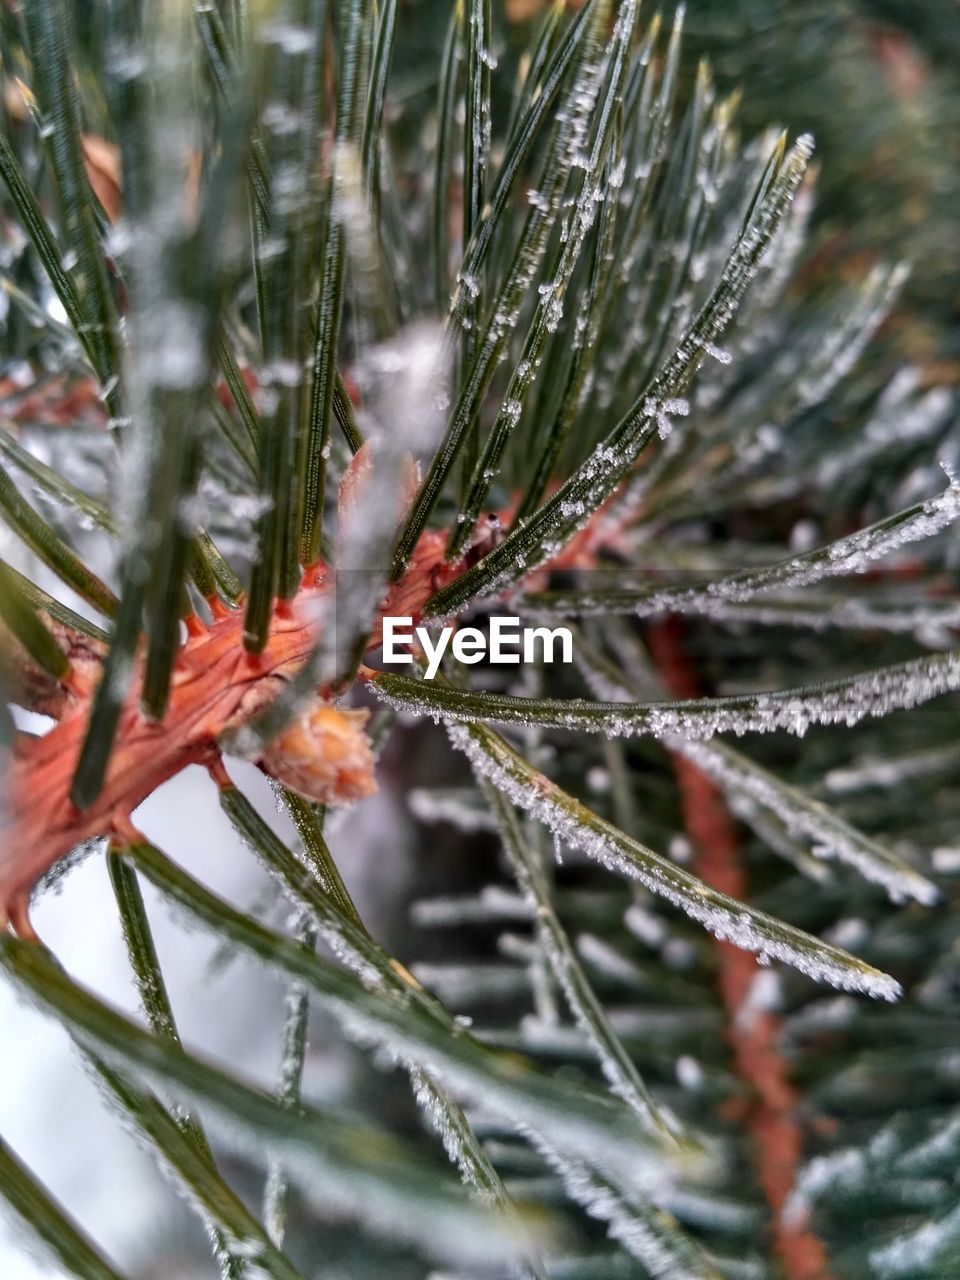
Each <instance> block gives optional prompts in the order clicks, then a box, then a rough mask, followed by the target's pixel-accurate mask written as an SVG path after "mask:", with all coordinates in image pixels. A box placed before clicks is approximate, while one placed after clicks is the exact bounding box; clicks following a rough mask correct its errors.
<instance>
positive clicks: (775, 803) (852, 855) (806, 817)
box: [666, 738, 939, 906]
mask: <svg viewBox="0 0 960 1280" xmlns="http://www.w3.org/2000/svg"><path fill="white" fill-rule="evenodd" d="M666 741H667V745H668V746H669V747H670V748H671V750H673V751H679V752H680V754H681V755H683V756H685V757H686V758H687V759H688V760H690V761H692V762H693V763H694V764H695V765H696V766H697V767H698V768H699V769H702V770H703V771H704V772H705V773H707V774H709V775H710V777H711V778H713V779H714V781H716V782H718V783H719V784H720V786H721V788H722V789H723V791H724V792H725V793H726V795H727V797H728V800H729V801H730V803H731V804H732V806H733V809H734V812H735V813H736V814H737V816H738V817H741V818H743V819H744V820H745V821H746V822H747V823H749V822H750V817H751V814H752V811H753V806H754V805H760V806H761V807H762V808H764V809H768V810H771V811H772V812H773V813H774V814H776V816H777V817H778V818H779V819H780V820H781V821H782V823H783V825H784V827H785V828H786V830H787V832H788V833H789V834H790V835H792V836H799V837H803V838H804V839H807V840H810V841H811V842H812V845H813V853H814V855H815V856H816V857H818V858H836V859H837V860H838V861H840V862H845V863H847V864H848V865H849V866H852V867H855V868H856V870H857V871H859V872H860V874H861V875H862V876H863V877H864V878H865V879H866V880H870V881H872V882H873V883H875V884H880V885H882V886H883V887H884V888H885V889H886V891H887V893H888V894H889V895H890V897H891V899H892V900H893V901H894V902H901V901H903V900H904V899H905V898H914V899H915V900H916V901H917V902H922V903H923V904H924V905H926V906H930V905H932V904H933V903H934V902H936V901H937V898H938V896H939V895H938V893H937V888H936V885H934V884H933V883H931V881H929V880H927V879H925V877H924V876H922V875H920V873H919V872H917V871H914V870H913V868H912V867H910V866H908V865H907V864H906V863H905V862H903V861H902V859H900V858H898V857H897V856H896V855H895V854H893V853H891V852H890V851H889V850H888V849H885V848H884V847H883V845H882V844H880V843H879V842H878V841H876V840H873V839H871V838H870V837H869V836H867V835H865V834H864V833H863V832H861V831H858V830H857V829H856V828H855V827H852V826H851V825H850V824H849V823H847V822H845V821H844V820H843V819H842V818H841V817H839V815H837V814H835V813H833V812H832V811H831V810H830V809H828V808H827V806H826V805H824V804H821V803H820V801H818V800H815V799H813V798H812V797H811V796H807V795H804V793H803V792H801V791H798V790H797V789H796V788H795V787H791V786H790V785H789V784H787V783H785V782H783V781H781V780H780V779H779V778H776V777H774V775H773V774H771V773H769V772H768V771H767V770H766V769H763V768H762V767H761V766H760V765H758V764H756V763H754V761H752V760H750V759H748V758H747V757H745V756H743V755H741V754H740V753H739V752H735V751H732V750H731V749H730V748H728V747H726V746H725V745H724V744H723V743H716V742H711V743H709V744H706V743H702V742H688V741H685V740H684V739H683V738H668V739H667V740H666Z"/></svg>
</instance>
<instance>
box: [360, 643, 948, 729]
mask: <svg viewBox="0 0 960 1280" xmlns="http://www.w3.org/2000/svg"><path fill="white" fill-rule="evenodd" d="M373 688H374V689H375V691H376V693H377V695H378V696H379V697H381V698H383V700H384V701H385V702H387V703H388V704H390V705H391V706H394V707H398V708H406V709H411V710H415V711H417V712H419V713H420V714H421V715H429V716H432V717H433V718H434V719H435V720H438V721H439V720H441V719H444V720H452V721H460V722H464V721H465V722H470V721H474V720H480V721H485V722H489V723H493V724H518V725H529V726H540V727H541V728H552V729H569V730H579V731H584V730H593V731H595V732H598V733H603V734H605V735H606V736H608V737H614V738H630V737H636V736H643V735H649V736H651V737H654V738H660V739H664V738H667V737H678V738H683V739H685V740H690V741H694V740H698V739H706V738H712V737H714V736H715V735H716V734H718V733H734V734H737V735H738V736H740V735H743V734H746V733H772V732H774V731H775V730H786V731H787V732H788V733H793V734H796V735H797V736H798V737H802V736H803V735H804V734H805V733H806V731H807V730H808V729H809V728H810V727H811V725H817V724H824V725H833V724H842V725H847V726H852V725H855V724H858V723H859V722H860V721H861V720H863V719H865V718H867V717H877V716H885V715H889V714H890V713H891V712H893V711H900V710H904V709H908V708H911V707H917V706H920V705H921V704H922V703H924V702H928V701H930V700H931V699H932V698H937V697H940V696H941V695H942V694H945V693H951V692H954V691H956V690H957V689H960V653H954V652H951V653H945V654H936V655H934V656H931V657H926V658H915V659H913V660H912V661H910V662H903V663H898V664H896V665H892V666H889V667H880V668H878V669H877V670H875V671H870V672H865V673H864V674H862V675H856V676H849V677H847V678H845V679H839V680H830V681H825V682H824V683H823V684H819V685H807V686H803V687H800V688H796V689H780V690H776V691H775V692H772V693H757V694H728V695H725V696H719V697H716V698H691V699H689V700H687V701H683V702H649V703H632V704H631V703H625V702H622V701H616V702H586V701H582V700H579V699H571V700H569V701H559V700H549V699H542V698H537V699H535V698H522V697H515V696H512V695H510V694H492V693H490V694H488V693H482V692H472V691H471V692H467V691H465V690H448V689H444V688H442V687H441V686H430V685H427V684H425V683H424V682H423V681H414V680H408V679H407V678H406V677H403V676H392V675H383V676H378V677H377V678H376V680H375V681H374V682H373ZM606 688H607V689H608V690H611V691H612V690H614V689H616V688H618V686H617V685H616V684H615V683H613V682H608V684H607V685H606ZM619 688H620V689H621V695H622V686H619Z"/></svg>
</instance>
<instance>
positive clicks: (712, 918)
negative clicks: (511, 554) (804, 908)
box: [447, 725, 900, 1000]
mask: <svg viewBox="0 0 960 1280" xmlns="http://www.w3.org/2000/svg"><path fill="white" fill-rule="evenodd" d="M447 732H448V734H449V736H450V740H451V742H452V743H453V745H454V746H455V747H456V748H457V749H458V750H460V751H463V752H464V754H465V755H466V756H467V757H468V759H469V760H470V762H471V764H472V765H473V767H474V769H475V770H476V772H477V773H478V774H479V775H480V776H481V777H483V778H486V779H488V780H489V781H490V782H491V783H492V784H493V785H494V786H495V787H496V788H497V789H498V790H499V791H501V792H502V793H503V794H504V795H506V796H507V797H508V798H509V799H510V800H511V801H512V802H513V803H514V804H516V805H518V806H519V807H520V808H522V809H524V810H525V811H526V812H528V813H529V814H530V815H531V816H532V817H534V818H535V819H536V820H537V821H538V822H542V823H543V824H544V825H545V826H546V827H547V828H548V829H549V830H550V831H552V832H553V834H554V835H555V836H556V837H557V839H559V840H561V841H563V842H564V843H566V844H569V845H571V846H572V847H573V848H576V849H579V850H581V852H583V853H585V854H587V856H588V857H590V858H593V859H594V860H595V861H597V862H599V863H600V864H601V866H604V867H606V868H607V870H609V871H612V872H614V873H616V874H620V875H625V876H628V877H630V878H631V879H635V880H638V881H639V882H640V883H641V884H643V885H644V886H645V887H646V888H648V889H649V890H650V891H651V892H653V893H656V894H658V895H659V896H661V897H663V898H665V899H666V900H667V901H668V902H671V903H673V904H674V906H676V907H679V908H680V909H681V910H682V911H684V912H686V914H687V915H688V916H690V917H691V919H693V920H696V921H697V922H698V923H699V924H702V925H703V926H704V928H706V929H707V930H708V931H709V932H710V933H712V934H713V935H714V936H715V937H717V938H720V939H721V940H723V941H727V942H731V943H733V945H734V946H737V947H741V948H742V949H743V950H745V951H753V952H756V953H758V954H759V955H760V956H762V957H763V958H764V959H767V960H769V959H771V958H772V959H776V960H782V961H783V962H784V963H785V964H789V965H792V966H793V967H794V968H796V969H798V970H799V971H800V972H801V973H804V974H806V975H807V976H808V977H810V978H812V979H813V980H814V981H817V982H827V983H829V984H831V985H832V986H835V987H838V988H840V989H841V990H847V991H861V992H863V993H865V994H867V995H870V996H874V997H878V998H881V999H884V1000H895V999H897V998H898V996H899V995H900V984H899V983H898V982H896V981H895V980H894V979H893V978H891V977H889V976H888V975H887V974H885V973H881V972H879V971H878V970H876V969H873V968H871V967H870V966H869V965H866V964H865V963H864V962H863V961H860V960H857V959H856V958H855V957H853V956H849V955H847V954H846V953H845V952H843V951H840V950H839V949H838V948H835V947H832V946H830V945H829V944H826V943H823V942H820V941H819V940H818V939H816V938H813V937H811V936H810V935H807V934H804V933H802V932H801V931H800V930H795V929H793V928H791V927H790V926H787V925H784V924H782V923H781V922H780V921H777V920H774V919H772V918H771V917H769V916H766V915H764V914H763V913H762V912H756V911H752V910H749V909H747V908H746V907H743V906H742V905H741V904H740V903H737V902H736V901H734V900H733V899H731V898H727V897H726V896H725V895H723V894H720V893H718V892H716V891H715V890H712V889H710V888H709V887H708V886H707V885H705V884H703V883H702V882H701V881H699V880H697V879H696V878H695V877H694V876H692V875H690V874H689V873H688V872H686V871H683V870H682V869H681V868H679V867H675V866H673V864H672V863H669V862H667V861H666V860H665V859H663V858H661V857H659V856H658V855H657V854H655V853H653V852H652V851H651V850H649V849H646V848H644V846H642V845H640V844H638V843H637V842H636V841H635V840H632V839H631V838H630V837H629V836H626V835H625V834H624V833H623V832H619V831H617V830H616V828H614V827H612V826H610V824H609V823H607V822H606V821H605V820H604V819H602V818H599V817H598V816H597V815H595V814H592V813H590V812H589V810H586V809H584V808H583V807H582V806H580V805H578V804H577V802H576V801H573V800H572V798H571V797H568V796H565V795H564V793H563V792H561V791H560V790H559V788H557V787H556V786H555V785H554V784H553V783H551V782H549V781H548V780H547V779H546V778H543V777H542V776H539V775H535V776H534V777H529V776H526V775H524V774H523V773H522V772H521V768H520V767H518V765H520V763H521V762H519V761H518V760H517V758H516V757H513V758H511V757H512V753H509V748H506V744H502V746H503V748H504V750H503V751H499V750H498V749H497V746H498V745H499V744H495V743H491V742H490V738H492V737H493V735H488V733H487V731H485V730H483V729H481V728H479V727H478V726H474V725H470V726H462V725H448V728H447ZM560 797H563V800H562V801H561V799H560Z"/></svg>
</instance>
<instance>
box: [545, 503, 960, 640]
mask: <svg viewBox="0 0 960 1280" xmlns="http://www.w3.org/2000/svg"><path fill="white" fill-rule="evenodd" d="M958 516H960V485H958V484H957V483H955V482H954V481H952V480H951V482H950V484H949V485H948V487H947V488H946V489H945V490H944V491H943V492H942V493H940V494H938V495H937V496H936V497H934V498H929V499H928V500H927V501H926V502H923V503H919V504H917V505H916V506H914V507H911V508H909V509H907V510H905V511H900V512H898V513H897V514H896V515H893V516H888V517H887V518H886V519H884V520H880V521H878V522H877V523H876V524H873V525H870V526H869V527H867V528H865V529H861V530H860V531H859V532H858V533H853V534H849V535H848V536H846V537H843V538H838V539H837V540H836V541H835V542H831V543H828V544H827V545H826V546H824V547H817V548H816V549H815V550H813V551H809V552H805V553H804V554H803V555H800V556H794V557H792V558H791V559H789V560H784V561H781V562H780V563H779V564H775V565H772V566H770V568H766V569H756V570H746V571H744V572H741V573H734V574H730V575H728V576H726V577H722V578H716V579H714V581H712V582H709V583H708V584H707V585H706V586H704V587H681V588H670V587H664V588H653V589H650V590H637V591H631V590H629V589H625V590H616V589H614V590H612V591H601V592H591V590H590V588H587V589H586V590H585V591H582V592H571V593H565V592H557V593H554V594H553V595H551V596H547V597H545V598H538V597H531V599H530V601H529V607H530V608H531V609H532V610H535V611H536V612H546V611H547V610H549V612H550V613H566V614H570V613H577V612H580V611H582V612H584V613H590V612H598V611H603V612H604V613H622V614H631V615H633V616H635V617H641V618H651V617H656V616H657V615H659V614H665V613H688V614H700V615H704V616H707V617H709V616H711V615H712V614H713V611H714V609H718V610H722V609H723V608H725V607H727V606H730V605H737V604H742V603H744V602H747V601H750V600H752V599H753V598H754V597H755V596H758V595H763V594H765V593H766V592H770V591H775V590H787V589H792V588H798V587H807V586H811V585H813V584H814V583H816V582H820V581H822V580H823V579H824V578H830V577H835V576H837V575H841V574H855V573H863V572H865V571H866V570H867V569H868V568H869V566H870V565H871V564H873V563H874V562H875V561H877V560H880V559H883V558H884V557H885V556H888V555H892V554H893V553H894V552H896V551H898V550H900V549H901V548H902V547H905V546H908V545H909V544H911V543H913V542H919V541H922V540H923V539H925V538H931V537H934V536H935V535H936V534H938V533H941V532H943V530H944V529H946V528H948V527H949V526H950V525H951V524H952V523H953V522H954V521H955V520H956V519H957V517H958Z"/></svg>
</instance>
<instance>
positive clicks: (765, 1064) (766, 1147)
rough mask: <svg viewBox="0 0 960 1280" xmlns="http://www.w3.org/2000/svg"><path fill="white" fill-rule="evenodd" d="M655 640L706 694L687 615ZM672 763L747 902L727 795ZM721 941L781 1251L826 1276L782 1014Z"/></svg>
mask: <svg viewBox="0 0 960 1280" xmlns="http://www.w3.org/2000/svg"><path fill="white" fill-rule="evenodd" d="M649 641H650V649H651V653H652V655H653V659H654V662H655V663H656V666H657V669H658V670H659V673H660V676H661V678H662V679H663V681H664V683H665V684H666V685H667V687H668V688H669V690H670V692H671V693H672V694H673V695H674V696H675V697H677V698H696V697H699V696H700V690H699V687H698V682H697V679H696V674H695V671H694V668H693V665H692V663H691V662H690V660H689V659H688V658H687V656H686V655H685V654H684V651H683V629H682V626H681V624H680V620H679V619H678V618H672V619H670V620H668V621H667V622H665V623H663V624H661V625H659V626H656V627H653V628H651V630H650V633H649ZM672 761H673V768H674V772H675V773H676V777H677V783H678V786H679V788H680V797H681V804H682V808H683V816H684V822H685V825H686V828H687V832H688V834H689V836H690V839H691V841H692V843H693V846H694V851H695V859H696V861H695V868H694V869H695V871H696V873H697V875H698V876H700V878H701V879H702V880H705V881H706V882H707V884H710V885H712V886H713V887H714V888H716V889H720V890H721V891H722V892H723V893H727V894H729V895H730V896H731V897H733V898H737V899H739V900H741V901H742V900H744V899H745V897H746V896H747V891H748V885H747V877H746V873H745V871H744V867H743V859H742V857H741V854H740V845H739V840H738V838H737V832H736V829H735V827H734V823H733V819H732V818H731V816H730V812H729V810H728V809H727V807H726V804H725V803H724V800H723V796H722V795H721V793H720V792H719V790H718V789H717V787H716V786H715V784H714V783H713V781H712V780H711V779H710V778H709V777H708V776H707V775H706V774H705V773H703V772H702V771H701V770H700V769H698V768H697V767H696V765H694V764H692V763H691V762H690V761H689V760H687V759H686V758H685V757H684V756H682V755H680V754H679V753H673V754H672ZM715 945H716V948H717V968H718V981H719V986H720V993H721V996H722V998H723V1003H724V1007H725V1009H726V1012H727V1035H728V1039H729V1042H730V1047H731V1049H732V1051H733V1058H734V1064H735V1067H736V1071H737V1074H738V1075H739V1077H740V1079H741V1080H742V1081H743V1082H744V1084H745V1085H746V1086H747V1088H748V1090H749V1093H750V1100H749V1102H748V1104H747V1110H746V1115H745V1122H746V1126H747V1129H748V1131H749V1134H750V1137H751V1139H752V1142H753V1148H754V1159H755V1162H756V1168H757V1177H758V1179H759V1182H760V1185H761V1187H762V1189H763V1193H764V1195H765V1197H766V1200H767V1203H768V1204H769V1206H770V1213H771V1216H772V1227H773V1245H774V1249H775V1251H776V1253H777V1256H778V1257H779V1259H780V1261H781V1264H782V1266H783V1271H784V1275H785V1277H786V1280H827V1277H828V1269H827V1259H826V1255H825V1253H824V1249H823V1245H822V1244H821V1242H820V1241H819V1240H818V1239H817V1237H816V1236H815V1235H813V1233H812V1232H811V1231H810V1229H809V1226H808V1225H807V1224H805V1223H802V1222H801V1223H795V1222H793V1221H788V1220H785V1218H784V1213H783V1210H784V1206H785V1204H786V1200H787V1196H788V1195H789V1194H790V1190H791V1188H792V1187H793V1183H794V1178H795V1175H796V1171H797V1165H798V1162H799V1160H800V1155H801V1148H802V1134H801V1130H800V1126H799V1125H798V1123H797V1121H796V1118H795V1111H796V1106H797V1095H796V1093H795V1092H794V1089H793V1087H792V1086H791V1084H790V1079H789V1074H788V1071H787V1064H786V1062H785V1061H784V1059H783V1055H782V1054H781V1053H780V1049H779V1036H780V1020H779V1019H778V1018H777V1017H775V1016H774V1014H772V1013H770V1012H768V1011H764V1010H758V1009H751V1008H750V1007H749V1005H748V1001H749V997H750V991H751V987H752V986H753V983H754V982H755V980H756V978H757V975H758V973H759V972H760V971H761V970H760V968H759V966H758V963H757V960H756V958H755V957H754V956H753V954H752V953H751V952H749V951H741V950H740V949H739V948H738V947H735V946H733V945H732V944H731V943H729V942H723V941H719V940H718V941H717V942H716V944H715Z"/></svg>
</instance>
